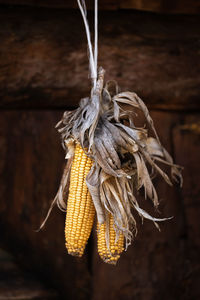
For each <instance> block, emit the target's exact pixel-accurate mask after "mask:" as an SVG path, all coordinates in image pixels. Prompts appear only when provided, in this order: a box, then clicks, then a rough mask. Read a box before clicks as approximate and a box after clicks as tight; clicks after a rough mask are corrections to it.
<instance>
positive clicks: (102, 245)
mask: <svg viewBox="0 0 200 300" xmlns="http://www.w3.org/2000/svg"><path fill="white" fill-rule="evenodd" d="M97 237H98V253H99V255H100V257H101V258H102V259H103V261H105V262H106V263H109V264H114V265H115V264H116V263H117V260H118V259H119V258H120V254H121V253H122V252H123V250H124V236H123V234H122V233H120V234H119V238H118V240H117V241H116V232H115V229H114V219H113V216H112V215H111V214H110V215H109V249H108V248H107V245H106V223H103V224H102V225H101V226H100V225H99V224H98V225H97Z"/></svg>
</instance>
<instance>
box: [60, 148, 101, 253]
mask: <svg viewBox="0 0 200 300" xmlns="http://www.w3.org/2000/svg"><path fill="white" fill-rule="evenodd" d="M92 164H93V162H92V160H91V158H89V157H88V156H87V155H86V154H85V153H84V151H83V149H82V147H81V146H80V144H76V147H75V153H74V159H73V162H72V167H71V173H70V187H69V196H68V201H67V215H66V222H65V241H66V247H67V250H68V253H69V254H71V255H75V256H79V257H81V256H82V255H83V252H84V250H85V246H86V244H87V241H88V239H89V236H90V233H91V230H92V226H93V222H94V215H95V208H94V204H93V201H92V198H91V195H90V193H89V190H88V188H87V185H86V183H85V179H86V176H87V174H88V172H89V171H90V169H91V167H92Z"/></svg>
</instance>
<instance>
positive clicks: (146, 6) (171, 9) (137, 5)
mask: <svg viewBox="0 0 200 300" xmlns="http://www.w3.org/2000/svg"><path fill="white" fill-rule="evenodd" d="M120 8H128V9H130V8H133V9H138V10H146V11H154V12H165V13H180V14H194V13H200V1H196V0H192V1H187V0H181V1H180V0H175V1H169V0H168V1H166V0H150V1H149V0H121V1H120Z"/></svg>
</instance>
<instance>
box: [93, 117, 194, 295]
mask: <svg viewBox="0 0 200 300" xmlns="http://www.w3.org/2000/svg"><path fill="white" fill-rule="evenodd" d="M152 116H153V119H154V120H155V125H156V127H157V128H158V132H159V134H160V137H161V141H162V142H163V144H164V145H165V146H166V148H167V149H168V150H169V151H170V152H172V150H173V143H172V128H173V127H174V126H176V125H178V124H179V123H180V118H181V116H180V115H178V114H168V113H164V112H153V113H152ZM173 142H174V143H177V140H173ZM179 143H180V144H179V146H178V147H182V143H181V141H180V140H179ZM185 159H187V157H186V158H185ZM176 162H177V163H181V162H182V160H181V158H180V157H179V155H178V154H177V157H176ZM193 163H195V162H193ZM185 180H186V181H188V180H187V178H186V179H185ZM188 184H190V183H189V181H188ZM156 187H157V189H158V191H159V192H158V194H159V197H160V198H161V204H160V211H161V212H162V214H161V215H160V216H161V217H163V216H174V218H173V220H171V221H167V222H164V223H162V224H160V226H161V232H158V231H157V230H156V228H155V227H154V225H153V224H152V223H151V222H150V221H144V224H143V226H141V222H140V221H139V220H138V221H139V224H140V225H139V233H138V235H137V237H136V239H135V241H134V242H133V245H132V246H130V247H129V248H128V250H127V252H125V253H124V254H123V255H122V257H121V258H120V261H119V263H118V265H117V266H116V267H113V266H109V265H105V264H104V263H103V262H100V261H99V257H98V255H97V253H96V249H95V252H94V260H93V274H94V275H93V276H94V280H93V297H92V299H93V300H103V299H110V300H114V299H115V300H120V299H141V300H151V299H166V300H167V299H172V300H175V299H181V298H183V299H196V298H195V297H193V296H194V295H195V293H196V292H197V289H198V286H195V287H194V288H195V289H194V291H193V290H189V291H188V294H187V295H186V294H185V291H184V285H183V281H182V278H183V274H184V267H185V265H186V257H187V254H186V252H185V248H184V247H183V236H184V234H185V217H184V211H183V209H182V201H181V196H180V194H179V193H180V192H179V188H178V187H173V188H171V187H169V186H167V185H166V183H164V182H163V180H160V179H159V180H156ZM190 188H191V186H190ZM140 205H141V206H142V207H143V208H144V209H148V211H150V212H151V213H152V214H153V215H156V214H155V212H154V210H153V209H152V207H151V205H150V203H148V201H142V200H141V201H140ZM195 220H196V221H197V216H195ZM194 222H195V221H194ZM184 296H187V297H185V298H184ZM197 298H198V297H197Z"/></svg>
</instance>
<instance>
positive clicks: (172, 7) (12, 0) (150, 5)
mask: <svg viewBox="0 0 200 300" xmlns="http://www.w3.org/2000/svg"><path fill="white" fill-rule="evenodd" d="M85 2H86V4H87V7H88V8H93V4H94V1H92V0H89V1H85ZM0 3H1V4H6V5H30V6H37V7H38V6H39V7H41V6H43V7H56V8H77V1H76V0H67V1H66V0H57V1H53V0H37V1H35V0H0ZM99 8H100V9H112V10H116V9H137V10H144V11H153V12H163V13H180V14H197V13H200V1H199V0H190V1H187V0H173V1H172V0H100V1H99Z"/></svg>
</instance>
